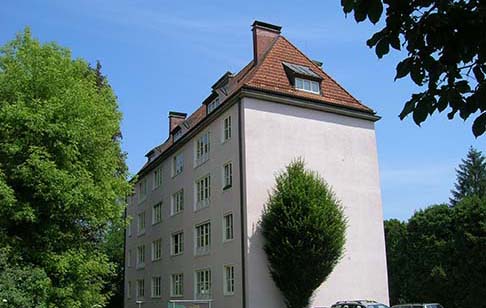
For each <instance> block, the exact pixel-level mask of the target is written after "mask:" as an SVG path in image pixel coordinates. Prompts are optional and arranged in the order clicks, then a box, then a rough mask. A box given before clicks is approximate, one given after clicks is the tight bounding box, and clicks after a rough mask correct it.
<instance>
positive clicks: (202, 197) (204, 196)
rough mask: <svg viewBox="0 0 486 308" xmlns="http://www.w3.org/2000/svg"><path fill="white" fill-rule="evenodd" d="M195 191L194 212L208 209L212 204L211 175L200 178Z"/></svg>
mask: <svg viewBox="0 0 486 308" xmlns="http://www.w3.org/2000/svg"><path fill="white" fill-rule="evenodd" d="M194 189H195V192H194V194H195V199H196V202H194V205H195V207H194V211H197V210H200V209H203V208H206V207H208V206H209V205H210V203H211V175H210V174H206V175H205V176H203V177H201V178H199V179H198V180H197V181H196V183H195V185H194Z"/></svg>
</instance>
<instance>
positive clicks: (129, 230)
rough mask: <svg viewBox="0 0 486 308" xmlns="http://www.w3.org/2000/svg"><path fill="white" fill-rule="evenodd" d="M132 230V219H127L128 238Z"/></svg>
mask: <svg viewBox="0 0 486 308" xmlns="http://www.w3.org/2000/svg"><path fill="white" fill-rule="evenodd" d="M132 229H133V219H131V218H129V221H128V226H127V235H128V237H131V236H132Z"/></svg>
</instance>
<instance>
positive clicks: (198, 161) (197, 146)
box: [194, 131, 211, 168]
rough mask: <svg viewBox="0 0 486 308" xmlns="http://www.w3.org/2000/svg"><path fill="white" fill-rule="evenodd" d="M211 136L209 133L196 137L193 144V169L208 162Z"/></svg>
mask: <svg viewBox="0 0 486 308" xmlns="http://www.w3.org/2000/svg"><path fill="white" fill-rule="evenodd" d="M210 151H211V135H210V133H209V131H207V132H205V133H203V134H201V135H199V136H198V138H197V139H196V141H195V143H194V168H195V167H198V166H200V165H202V164H203V163H205V162H206V161H208V160H209V152H210Z"/></svg>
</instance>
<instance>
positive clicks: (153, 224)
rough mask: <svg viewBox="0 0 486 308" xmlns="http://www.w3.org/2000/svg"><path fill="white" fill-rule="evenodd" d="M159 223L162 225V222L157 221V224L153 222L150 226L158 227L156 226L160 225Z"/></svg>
mask: <svg viewBox="0 0 486 308" xmlns="http://www.w3.org/2000/svg"><path fill="white" fill-rule="evenodd" d="M160 223H162V220H161V221H157V222H153V223H152V226H156V225H158V224H160Z"/></svg>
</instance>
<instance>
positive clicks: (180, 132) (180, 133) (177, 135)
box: [174, 128, 182, 142]
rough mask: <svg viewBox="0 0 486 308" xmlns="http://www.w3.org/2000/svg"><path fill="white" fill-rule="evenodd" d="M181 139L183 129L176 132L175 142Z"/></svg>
mask: <svg viewBox="0 0 486 308" xmlns="http://www.w3.org/2000/svg"><path fill="white" fill-rule="evenodd" d="M181 137H182V129H180V128H179V129H178V130H177V131H176V132H174V142H176V141H177V140H179V138H181Z"/></svg>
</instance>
